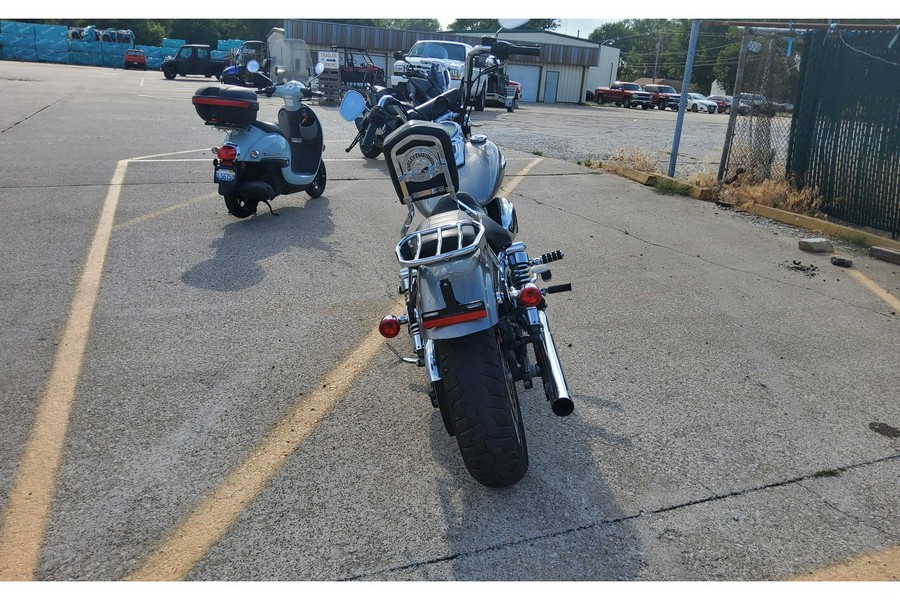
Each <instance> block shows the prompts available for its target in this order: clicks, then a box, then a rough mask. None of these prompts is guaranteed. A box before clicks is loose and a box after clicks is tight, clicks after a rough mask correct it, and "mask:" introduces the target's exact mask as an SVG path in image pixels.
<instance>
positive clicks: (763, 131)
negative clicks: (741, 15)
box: [725, 35, 799, 184]
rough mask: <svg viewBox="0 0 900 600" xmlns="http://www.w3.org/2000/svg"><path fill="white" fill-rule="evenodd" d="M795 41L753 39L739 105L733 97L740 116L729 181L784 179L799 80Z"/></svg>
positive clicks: (731, 151) (729, 162)
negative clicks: (736, 179)
mask: <svg viewBox="0 0 900 600" xmlns="http://www.w3.org/2000/svg"><path fill="white" fill-rule="evenodd" d="M796 42H797V40H795V39H793V38H788V37H783V36H779V35H770V36H766V37H760V36H754V37H752V38H750V41H749V44H748V51H747V54H748V58H747V63H748V65H749V66H748V69H747V74H746V76H745V78H744V80H743V85H742V86H741V95H740V101H739V100H738V98H732V110H737V111H738V112H737V116H736V119H735V124H734V134H733V136H732V140H731V146H730V148H729V153H728V157H727V169H726V173H725V178H726V180H728V179H734V178H735V177H736V176H738V175H742V178H743V181H745V182H746V183H749V184H754V183H759V182H761V181H764V180H767V179H783V178H785V176H786V173H787V158H788V150H789V147H790V138H791V123H792V116H793V112H794V98H795V96H796V81H797V78H798V75H799V72H798V63H797V56H798V55H797V46H798V44H797V43H796ZM736 107H737V108H736Z"/></svg>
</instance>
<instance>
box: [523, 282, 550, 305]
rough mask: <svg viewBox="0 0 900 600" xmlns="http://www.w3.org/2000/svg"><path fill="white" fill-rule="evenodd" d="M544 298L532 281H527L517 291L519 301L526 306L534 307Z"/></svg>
mask: <svg viewBox="0 0 900 600" xmlns="http://www.w3.org/2000/svg"><path fill="white" fill-rule="evenodd" d="M543 300H544V295H543V294H541V290H540V289H539V288H538V286H536V285H534V284H533V283H529V284H528V285H526V286H525V287H523V288H522V291H521V292H519V302H521V303H522V304H523V305H525V306H528V307H535V306H537V305H539V304H540V303H541V302H543Z"/></svg>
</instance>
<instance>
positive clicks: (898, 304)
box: [849, 269, 900, 311]
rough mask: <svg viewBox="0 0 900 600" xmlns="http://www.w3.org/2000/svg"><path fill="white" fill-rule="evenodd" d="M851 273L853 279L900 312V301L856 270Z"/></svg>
mask: <svg viewBox="0 0 900 600" xmlns="http://www.w3.org/2000/svg"><path fill="white" fill-rule="evenodd" d="M849 271H850V276H851V277H853V279H855V280H857V281H858V282H860V283H861V284H863V285H864V286H866V287H867V288H869V290H871V291H872V292H874V293H875V295H876V296H878V297H879V298H881V299H882V300H884V301H885V302H887V303H888V305H889V306H890V307H891V308H893V309H894V310H896V311H900V300H898V299H897V298H895V297H894V296H892V295H891V294H890V293H889V292H888V291H887V290H885V289H883V288H882V287H880V286H879V285H878V284H877V283H875V282H874V281H872V280H871V279H869V278H868V277H866V276H865V275H863V274H862V273H860V272H859V271H857V270H856V269H850V270H849Z"/></svg>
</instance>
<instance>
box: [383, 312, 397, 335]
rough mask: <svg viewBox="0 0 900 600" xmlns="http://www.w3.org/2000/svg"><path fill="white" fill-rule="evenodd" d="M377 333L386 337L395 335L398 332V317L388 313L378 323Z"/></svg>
mask: <svg viewBox="0 0 900 600" xmlns="http://www.w3.org/2000/svg"><path fill="white" fill-rule="evenodd" d="M378 333H380V334H381V335H382V336H384V337H386V338H392V337H397V334H398V333H400V319H398V318H397V317H395V316H394V315H388V316H386V317H385V318H383V319H382V320H381V323H379V324H378Z"/></svg>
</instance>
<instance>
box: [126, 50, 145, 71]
mask: <svg viewBox="0 0 900 600" xmlns="http://www.w3.org/2000/svg"><path fill="white" fill-rule="evenodd" d="M131 67H134V68H136V69H143V70H145V71H146V70H147V55H145V54H144V51H143V50H134V49H129V50H126V51H125V68H126V69H130V68H131Z"/></svg>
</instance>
